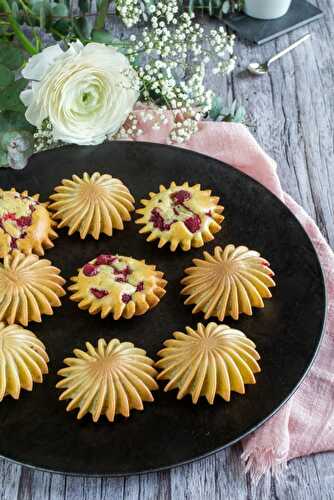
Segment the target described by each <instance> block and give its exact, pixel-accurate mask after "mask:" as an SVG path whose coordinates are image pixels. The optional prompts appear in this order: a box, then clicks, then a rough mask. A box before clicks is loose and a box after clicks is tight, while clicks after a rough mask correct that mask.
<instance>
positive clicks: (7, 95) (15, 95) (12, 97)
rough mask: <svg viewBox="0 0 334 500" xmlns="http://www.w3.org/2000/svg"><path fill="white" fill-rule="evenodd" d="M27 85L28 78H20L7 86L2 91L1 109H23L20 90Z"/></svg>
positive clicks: (0, 94)
mask: <svg viewBox="0 0 334 500" xmlns="http://www.w3.org/2000/svg"><path fill="white" fill-rule="evenodd" d="M26 86H27V80H25V79H24V78H20V79H19V80H16V81H15V82H13V83H11V84H10V85H8V86H7V87H5V88H4V89H3V90H2V91H1V92H0V111H6V110H9V111H23V110H24V109H25V108H24V105H23V103H22V102H21V100H20V98H19V95H20V92H21V91H22V90H23V89H25V88H26Z"/></svg>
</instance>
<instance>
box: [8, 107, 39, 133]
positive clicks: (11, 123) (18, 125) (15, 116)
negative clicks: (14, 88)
mask: <svg viewBox="0 0 334 500" xmlns="http://www.w3.org/2000/svg"><path fill="white" fill-rule="evenodd" d="M9 130H30V131H32V130H33V126H32V125H31V124H30V123H28V122H27V120H26V119H25V116H24V114H23V113H18V112H15V111H3V112H0V136H1V135H2V134H4V133H5V132H8V131H9Z"/></svg>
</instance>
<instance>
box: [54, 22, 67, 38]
mask: <svg viewBox="0 0 334 500" xmlns="http://www.w3.org/2000/svg"><path fill="white" fill-rule="evenodd" d="M53 27H54V28H55V29H56V30H57V31H59V32H60V33H62V34H63V35H67V34H68V32H69V31H70V28H71V23H70V21H69V20H67V19H58V20H57V21H56V22H55V23H54V24H53Z"/></svg>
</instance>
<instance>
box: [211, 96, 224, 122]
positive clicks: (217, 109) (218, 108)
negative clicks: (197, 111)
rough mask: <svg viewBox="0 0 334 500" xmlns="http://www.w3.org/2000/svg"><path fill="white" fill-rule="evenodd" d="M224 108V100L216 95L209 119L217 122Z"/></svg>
mask: <svg viewBox="0 0 334 500" xmlns="http://www.w3.org/2000/svg"><path fill="white" fill-rule="evenodd" d="M222 106H223V103H222V98H221V97H220V96H217V95H215V96H214V97H213V98H212V104H211V109H210V111H209V117H210V118H211V120H214V121H215V120H217V118H218V117H219V115H220V114H221V112H222Z"/></svg>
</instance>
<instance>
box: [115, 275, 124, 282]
mask: <svg viewBox="0 0 334 500" xmlns="http://www.w3.org/2000/svg"><path fill="white" fill-rule="evenodd" d="M116 281H117V283H125V282H126V280H125V278H124V276H117V278H116Z"/></svg>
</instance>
